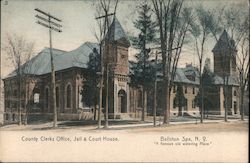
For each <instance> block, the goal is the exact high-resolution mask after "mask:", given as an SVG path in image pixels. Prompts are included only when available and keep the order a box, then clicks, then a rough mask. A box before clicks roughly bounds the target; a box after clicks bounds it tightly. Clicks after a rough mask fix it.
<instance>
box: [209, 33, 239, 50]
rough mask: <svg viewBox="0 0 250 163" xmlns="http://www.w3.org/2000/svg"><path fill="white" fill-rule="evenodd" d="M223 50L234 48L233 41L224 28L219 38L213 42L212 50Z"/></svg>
mask: <svg viewBox="0 0 250 163" xmlns="http://www.w3.org/2000/svg"><path fill="white" fill-rule="evenodd" d="M225 50H236V47H235V42H234V40H233V39H231V38H230V37H229V35H228V33H227V31H226V30H224V31H223V33H222V34H221V36H220V38H219V40H218V41H217V43H216V44H215V46H214V48H213V50H212V52H219V51H225Z"/></svg>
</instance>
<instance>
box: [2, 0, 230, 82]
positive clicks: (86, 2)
mask: <svg viewBox="0 0 250 163" xmlns="http://www.w3.org/2000/svg"><path fill="white" fill-rule="evenodd" d="M140 2H141V1H129V0H120V1H119V4H118V8H117V14H116V16H117V18H118V20H119V21H120V23H121V25H122V26H123V28H124V30H125V31H126V32H127V33H134V30H135V28H134V27H133V21H134V20H135V19H136V16H137V14H136V12H135V11H136V6H137V5H138V4H139V3H140ZM187 2H188V4H189V5H197V4H198V3H204V4H205V5H204V6H205V7H215V6H218V5H222V4H225V2H226V3H232V4H233V3H234V2H235V1H233V0H221V1H220V2H217V1H215V0H209V1H205V2H204V1H198V0H189V1H187ZM96 3H97V1H90V0H81V1H80V0H2V3H1V47H3V46H4V44H5V40H6V34H7V33H9V34H12V33H15V34H17V35H19V36H23V37H24V38H25V39H26V40H28V41H30V42H34V43H35V53H36V54H37V53H38V52H40V51H42V50H43V49H44V48H45V47H49V34H48V29H47V28H45V27H43V26H41V25H38V24H37V23H36V20H37V19H36V18H35V15H36V14H37V12H36V11H35V10H34V9H35V8H39V9H41V10H43V11H45V12H49V13H50V14H51V15H53V16H55V17H57V18H59V19H62V23H61V25H62V26H63V27H62V31H63V32H61V33H57V32H53V33H52V42H53V48H56V49H61V50H65V51H70V50H73V49H76V48H77V47H79V46H80V45H82V44H83V43H84V42H86V41H90V42H96V39H95V37H94V32H93V31H94V29H95V28H96V20H95V4H96ZM212 46H213V44H211V45H210V46H208V54H207V57H210V58H211V57H212V54H211V50H212ZM192 49H193V47H192V46H189V47H186V48H185V49H184V50H183V53H185V55H182V57H181V60H180V66H183V65H185V64H186V63H191V62H192V63H194V62H196V59H195V58H196V56H195V55H194V54H193V53H194V51H193V50H192ZM129 53H130V57H132V55H133V53H134V51H133V49H130V51H129ZM1 57H2V62H1V77H2V78H4V77H5V76H6V75H8V73H10V72H11V71H12V70H13V66H12V65H11V64H10V62H9V61H8V60H7V59H6V57H7V56H6V55H5V53H4V51H3V49H2V48H1Z"/></svg>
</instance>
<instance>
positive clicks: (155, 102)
mask: <svg viewBox="0 0 250 163" xmlns="http://www.w3.org/2000/svg"><path fill="white" fill-rule="evenodd" d="M156 91H157V81H155V82H154V111H153V112H154V126H156V107H157V99H156Z"/></svg>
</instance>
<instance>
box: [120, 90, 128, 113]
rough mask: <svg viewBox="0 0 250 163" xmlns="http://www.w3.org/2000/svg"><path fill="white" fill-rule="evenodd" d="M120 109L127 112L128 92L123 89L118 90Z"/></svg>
mask: <svg viewBox="0 0 250 163" xmlns="http://www.w3.org/2000/svg"><path fill="white" fill-rule="evenodd" d="M118 111H120V112H121V113H127V94H126V92H125V91H124V90H123V89H121V90H120V91H119V92H118Z"/></svg>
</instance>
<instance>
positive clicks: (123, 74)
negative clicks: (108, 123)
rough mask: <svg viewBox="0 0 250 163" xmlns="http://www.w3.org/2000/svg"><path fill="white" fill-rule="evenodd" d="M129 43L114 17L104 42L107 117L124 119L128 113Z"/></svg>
mask: <svg viewBox="0 0 250 163" xmlns="http://www.w3.org/2000/svg"><path fill="white" fill-rule="evenodd" d="M129 47H130V42H129V40H128V38H127V36H126V34H125V32H124V30H123V28H122V26H121V24H120V22H119V21H118V19H117V18H116V17H114V19H113V22H112V24H111V25H110V27H109V30H108V33H107V35H106V37H105V40H104V46H103V52H104V53H103V58H104V65H105V67H106V72H105V74H106V73H107V70H108V74H109V75H108V76H109V80H108V81H109V87H108V92H109V115H110V116H109V117H110V118H123V119H124V118H125V117H127V116H128V113H129V103H130V102H129V85H128V82H129V66H128V48H129Z"/></svg>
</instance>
